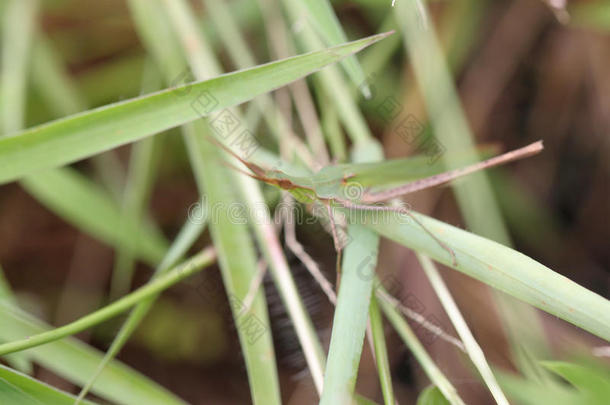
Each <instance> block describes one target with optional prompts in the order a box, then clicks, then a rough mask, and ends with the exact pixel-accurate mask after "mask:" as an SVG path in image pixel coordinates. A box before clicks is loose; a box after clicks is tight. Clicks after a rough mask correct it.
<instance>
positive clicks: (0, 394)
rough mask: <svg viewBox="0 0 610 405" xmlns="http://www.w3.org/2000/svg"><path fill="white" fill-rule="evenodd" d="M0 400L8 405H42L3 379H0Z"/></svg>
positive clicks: (42, 404)
mask: <svg viewBox="0 0 610 405" xmlns="http://www.w3.org/2000/svg"><path fill="white" fill-rule="evenodd" d="M0 398H2V402H3V403H4V404H8V405H44V403H42V402H40V401H38V400H37V399H36V398H34V397H32V396H31V395H28V394H26V393H25V392H23V391H22V390H21V389H19V388H18V387H16V386H14V385H13V384H10V383H9V382H8V381H6V380H5V379H3V378H0Z"/></svg>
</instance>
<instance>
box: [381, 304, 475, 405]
mask: <svg viewBox="0 0 610 405" xmlns="http://www.w3.org/2000/svg"><path fill="white" fill-rule="evenodd" d="M379 297H381V295H380V296H379ZM379 304H380V306H381V308H382V309H383V312H384V313H385V315H386V317H387V318H388V320H389V321H390V323H391V324H392V325H393V326H394V328H395V329H396V331H397V332H398V334H399V335H400V337H401V338H402V339H403V341H404V342H405V344H406V345H407V347H408V348H409V349H410V350H411V353H413V356H415V358H416V359H417V361H418V363H419V364H420V365H421V366H422V368H423V369H424V372H425V373H426V374H427V375H428V378H430V380H431V381H432V383H433V384H435V385H436V386H437V387H438V389H439V390H440V391H441V392H442V394H443V396H444V397H445V398H446V399H447V400H448V401H449V403H451V404H452V405H464V401H462V399H461V398H460V396H459V395H458V393H457V390H456V389H455V387H454V386H453V385H452V384H451V382H449V380H448V379H447V377H445V375H444V374H443V372H442V371H441V370H440V369H439V368H438V367H437V366H436V364H435V363H434V361H433V360H432V359H431V358H430V356H429V355H428V353H427V352H426V349H425V348H424V346H423V345H422V344H421V343H420V341H419V340H418V339H417V336H415V333H413V330H412V329H411V327H410V326H409V324H408V323H407V322H406V321H405V320H404V318H403V317H402V316H401V315H400V314H399V313H398V312H397V311H394V310H393V309H394V308H393V307H392V303H391V302H390V301H387V300H386V299H384V298H382V299H380V300H379Z"/></svg>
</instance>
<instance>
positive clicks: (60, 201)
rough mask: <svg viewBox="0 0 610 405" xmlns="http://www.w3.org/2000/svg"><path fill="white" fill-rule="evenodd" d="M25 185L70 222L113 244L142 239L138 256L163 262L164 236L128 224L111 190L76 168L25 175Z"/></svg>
mask: <svg viewBox="0 0 610 405" xmlns="http://www.w3.org/2000/svg"><path fill="white" fill-rule="evenodd" d="M22 185H23V186H24V187H25V188H26V189H27V190H28V192H29V193H30V194H32V195H33V196H34V197H36V199H38V200H39V201H41V202H42V203H43V204H45V205H46V206H48V207H49V208H51V209H52V210H53V211H54V212H56V213H58V214H59V215H61V216H62V217H63V218H64V219H66V220H67V221H68V222H71V223H73V224H76V225H77V226H78V228H79V229H81V230H83V231H85V232H87V233H89V234H91V235H93V236H95V237H97V238H98V239H100V240H102V241H104V242H106V243H108V244H109V245H111V246H116V245H119V244H124V245H131V243H132V241H133V240H135V239H139V243H138V244H137V246H136V248H137V249H136V251H137V253H138V256H139V257H141V258H142V259H143V260H145V261H146V262H147V263H149V264H152V265H153V266H154V265H156V264H157V263H159V261H161V259H162V258H163V255H164V253H165V251H166V250H167V242H166V241H165V239H164V237H163V236H162V235H159V234H158V233H156V232H155V231H154V230H153V229H152V228H151V227H142V228H141V229H140V228H138V227H135V226H129V225H128V224H125V223H124V221H123V219H122V213H121V209H120V208H119V207H118V206H117V204H116V203H115V202H114V201H113V200H112V198H110V196H109V195H108V193H106V192H105V191H104V190H103V189H101V188H100V187H99V186H98V185H96V184H95V183H93V182H92V181H91V180H89V179H87V178H86V177H85V176H83V175H82V174H80V173H78V172H77V171H75V170H73V169H70V168H60V169H55V170H50V171H46V172H40V173H37V174H36V175H34V176H28V177H26V178H25V179H24V180H23V181H22ZM66 196H69V197H70V198H66ZM119 231H121V232H119Z"/></svg>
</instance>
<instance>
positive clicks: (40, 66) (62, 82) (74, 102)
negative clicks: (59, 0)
mask: <svg viewBox="0 0 610 405" xmlns="http://www.w3.org/2000/svg"><path fill="white" fill-rule="evenodd" d="M31 69H32V72H31V75H32V79H31V81H32V84H33V85H34V86H36V88H37V89H38V91H39V92H40V95H41V96H42V98H43V99H44V102H45V105H46V106H48V107H49V108H51V110H52V112H53V113H55V114H56V115H57V116H59V117H63V116H66V115H70V114H76V113H77V112H79V111H83V110H84V109H85V108H86V105H87V104H86V103H85V101H84V100H83V99H82V97H81V95H80V92H79V89H78V87H77V86H76V84H75V83H74V82H73V81H72V79H71V78H70V77H69V76H68V73H67V71H66V69H65V66H63V61H62V60H61V59H60V56H59V55H58V54H57V52H56V51H55V50H54V49H53V47H52V44H51V43H50V41H49V40H48V39H47V38H46V37H44V36H43V35H42V34H41V33H39V34H38V35H37V36H36V38H35V42H34V46H33V48H32V66H31Z"/></svg>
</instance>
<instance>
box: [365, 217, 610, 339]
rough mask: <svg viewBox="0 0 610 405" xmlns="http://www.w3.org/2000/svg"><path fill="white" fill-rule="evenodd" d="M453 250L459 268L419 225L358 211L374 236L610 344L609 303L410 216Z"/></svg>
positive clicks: (531, 263)
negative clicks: (416, 253)
mask: <svg viewBox="0 0 610 405" xmlns="http://www.w3.org/2000/svg"><path fill="white" fill-rule="evenodd" d="M413 215H416V216H417V218H418V219H419V220H420V221H421V222H422V223H423V224H424V226H426V227H427V228H428V229H429V230H430V231H431V232H433V233H434V234H435V235H438V236H439V237H440V238H441V239H442V240H443V241H444V242H445V243H446V244H447V245H449V246H450V247H451V249H453V251H454V252H455V255H456V260H457V266H453V264H452V260H451V257H450V255H449V254H448V253H447V251H445V250H444V249H443V248H441V247H440V246H439V245H438V243H437V242H436V241H434V240H433V239H432V238H431V237H430V236H429V235H428V234H427V233H426V232H425V231H424V230H423V229H422V228H421V227H420V226H419V225H418V224H415V223H413V221H410V220H408V219H403V220H400V221H399V220H397V218H396V216H395V215H391V214H381V215H371V213H365V212H362V216H361V217H360V218H362V220H363V221H364V222H365V223H367V225H368V226H370V227H371V228H372V229H374V230H375V231H376V232H378V233H379V234H381V235H382V236H385V237H387V238H389V239H392V240H394V241H396V242H398V243H400V244H402V245H404V246H407V247H409V248H411V249H414V250H417V251H419V252H423V253H425V254H426V255H428V256H430V257H431V258H433V259H434V260H436V261H438V262H440V263H443V264H445V265H447V266H450V267H453V268H455V269H456V270H459V271H461V272H463V273H465V274H467V275H469V276H471V277H474V278H476V279H478V280H480V281H482V282H484V283H486V284H488V285H490V286H491V287H494V288H496V289H498V290H500V291H503V292H505V293H507V294H510V295H512V296H513V297H515V298H518V299H520V300H521V301H524V302H526V303H529V304H531V305H533V306H535V307H538V308H540V309H542V310H544V311H546V312H548V313H550V314H553V315H556V316H558V317H559V318H561V319H564V320H566V321H568V322H570V323H572V324H574V325H576V326H579V327H581V328H583V329H585V330H587V331H589V332H591V333H593V334H595V335H597V336H599V337H602V338H604V339H606V340H609V341H610V301H608V300H607V299H605V298H603V297H601V296H599V295H597V294H595V293H594V292H592V291H589V290H587V289H586V288H583V287H581V286H579V285H578V284H576V283H574V282H573V281H571V280H569V279H568V278H566V277H564V276H562V275H560V274H558V273H555V272H554V271H552V270H551V269H549V268H548V267H546V266H544V265H542V264H540V263H538V262H537V261H535V260H534V259H531V258H529V257H527V256H526V255H524V254H522V253H519V252H517V251H516V250H513V249H511V248H509V247H506V246H504V245H501V244H499V243H497V242H494V241H492V240H489V239H486V238H483V237H481V236H478V235H475V234H472V233H470V232H467V231H464V230H462V229H459V228H456V227H454V226H451V225H449V224H446V223H444V222H441V221H437V220H435V219H432V218H430V217H427V216H424V215H421V214H418V213H415V212H413Z"/></svg>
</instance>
